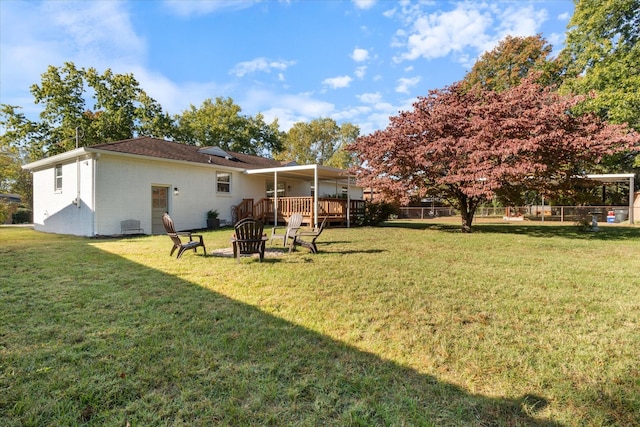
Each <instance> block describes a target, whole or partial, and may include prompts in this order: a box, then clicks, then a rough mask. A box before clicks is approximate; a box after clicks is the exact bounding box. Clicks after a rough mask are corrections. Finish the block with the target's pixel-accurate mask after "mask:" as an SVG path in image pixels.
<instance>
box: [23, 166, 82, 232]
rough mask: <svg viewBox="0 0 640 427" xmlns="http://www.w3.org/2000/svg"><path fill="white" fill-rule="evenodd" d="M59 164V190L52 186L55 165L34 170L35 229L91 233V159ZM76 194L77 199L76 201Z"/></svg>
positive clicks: (53, 183)
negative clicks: (60, 182) (60, 170)
mask: <svg viewBox="0 0 640 427" xmlns="http://www.w3.org/2000/svg"><path fill="white" fill-rule="evenodd" d="M61 165H62V188H61V189H60V190H56V189H55V167H54V166H52V167H49V168H46V169H42V170H38V171H34V172H33V192H34V196H35V197H34V200H33V205H34V206H33V223H34V224H33V225H34V228H35V229H36V230H39V231H45V232H49V233H59V234H75V235H78V236H90V235H92V231H93V204H92V200H93V186H92V184H91V176H92V171H93V160H92V159H84V160H80V161H79V162H78V163H76V162H75V161H71V162H67V163H62V164H61ZM78 173H79V177H80V180H79V181H78ZM78 185H79V189H80V192H79V194H78ZM78 195H79V196H80V197H79V199H78V200H79V202H78V204H75V203H74V201H75V200H76V199H77V198H78Z"/></svg>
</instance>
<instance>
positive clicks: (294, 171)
mask: <svg viewBox="0 0 640 427" xmlns="http://www.w3.org/2000/svg"><path fill="white" fill-rule="evenodd" d="M245 173H246V174H247V175H262V176H265V177H270V176H273V181H274V186H275V188H278V177H281V178H291V179H301V180H313V188H314V191H313V204H314V205H315V207H316V208H315V209H314V210H313V211H314V214H313V223H314V226H316V227H317V226H318V188H319V187H318V183H319V182H320V181H335V182H341V183H344V184H346V185H347V227H349V226H350V214H351V212H349V210H350V209H349V206H350V204H351V203H350V202H351V200H350V199H351V196H350V191H349V187H350V186H351V179H350V178H351V176H350V175H349V173H348V172H347V171H345V170H343V169H337V168H332V167H329V166H322V165H292V166H282V167H277V168H264V169H247V170H246V171H245ZM273 203H274V207H277V206H278V192H277V191H274V198H273ZM274 215H275V216H276V217H275V218H274V223H277V220H278V218H277V215H278V213H277V209H274Z"/></svg>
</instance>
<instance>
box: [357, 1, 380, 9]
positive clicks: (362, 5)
mask: <svg viewBox="0 0 640 427" xmlns="http://www.w3.org/2000/svg"><path fill="white" fill-rule="evenodd" d="M353 4H354V5H355V6H356V8H358V9H371V8H372V7H373V6H374V5H375V4H376V0H353Z"/></svg>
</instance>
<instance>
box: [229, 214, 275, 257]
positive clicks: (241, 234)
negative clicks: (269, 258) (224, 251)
mask: <svg viewBox="0 0 640 427" xmlns="http://www.w3.org/2000/svg"><path fill="white" fill-rule="evenodd" d="M235 231H236V233H235V234H234V235H233V238H232V239H231V245H232V247H233V256H234V257H235V258H236V262H239V261H240V255H250V254H259V255H260V262H262V260H263V259H264V250H265V246H266V244H267V240H268V239H269V238H268V237H267V236H266V235H264V234H263V231H264V225H263V224H262V223H261V222H260V221H258V220H255V219H253V218H245V219H243V220H240V221H238V223H237V224H236V225H235Z"/></svg>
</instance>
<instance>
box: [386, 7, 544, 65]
mask: <svg viewBox="0 0 640 427" xmlns="http://www.w3.org/2000/svg"><path fill="white" fill-rule="evenodd" d="M504 5H505V3H500V4H499V5H497V4H488V3H480V2H478V3H475V2H464V3H458V4H457V5H456V7H455V8H454V9H452V10H449V11H436V12H433V13H427V12H425V8H424V7H423V6H421V5H420V4H408V5H405V7H403V9H402V12H401V13H399V14H398V19H400V20H401V21H402V22H403V24H404V28H400V29H399V30H397V31H396V34H395V37H394V39H393V41H392V47H397V48H401V49H402V50H403V51H402V52H400V54H399V55H396V56H395V57H394V61H396V62H402V61H411V60H416V59H418V58H424V59H434V58H441V57H445V56H448V55H455V58H456V59H457V60H458V61H459V62H461V63H463V64H466V65H468V64H469V62H471V61H475V59H476V58H477V57H478V56H479V55H480V54H481V53H483V52H485V51H487V50H490V49H492V48H494V47H495V46H496V45H497V43H498V42H499V41H500V40H501V39H503V38H504V37H505V36H506V35H512V36H529V35H535V34H536V33H538V32H539V28H540V25H541V24H542V22H543V21H545V20H546V19H547V12H546V10H544V9H539V10H536V9H535V8H534V7H533V6H532V5H526V6H519V5H518V6H510V7H507V8H506V9H503V7H504Z"/></svg>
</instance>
